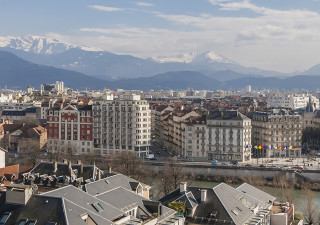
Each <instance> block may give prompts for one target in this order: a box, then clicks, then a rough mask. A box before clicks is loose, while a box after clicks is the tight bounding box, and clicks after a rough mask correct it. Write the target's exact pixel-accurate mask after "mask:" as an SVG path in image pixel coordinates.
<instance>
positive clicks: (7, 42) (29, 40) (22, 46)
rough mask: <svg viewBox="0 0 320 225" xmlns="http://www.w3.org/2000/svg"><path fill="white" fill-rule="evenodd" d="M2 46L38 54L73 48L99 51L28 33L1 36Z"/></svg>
mask: <svg viewBox="0 0 320 225" xmlns="http://www.w3.org/2000/svg"><path fill="white" fill-rule="evenodd" d="M0 47H2V48H11V49H16V50H23V51H25V52H32V53H36V54H45V55H51V54H57V53H62V52H65V51H68V50H70V49H72V48H78V49H82V50H86V51H99V50H100V49H94V48H91V47H83V46H78V45H73V44H69V43H66V42H63V41H60V40H57V39H54V38H49V37H42V36H34V35H26V36H20V37H14V36H0Z"/></svg>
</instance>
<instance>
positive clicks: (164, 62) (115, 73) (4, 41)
mask: <svg viewBox="0 0 320 225" xmlns="http://www.w3.org/2000/svg"><path fill="white" fill-rule="evenodd" d="M1 50H2V51H8V52H11V53H13V54H15V55H16V56H18V57H20V58H22V59H24V60H27V61H29V62H32V63H35V64H40V65H46V66H53V67H57V68H61V69H68V70H73V71H77V72H81V73H84V74H87V75H91V76H94V77H98V78H103V79H121V78H133V77H150V76H152V75H155V74H159V73H166V72H169V71H199V72H202V73H204V74H206V75H209V76H211V75H212V73H215V72H217V71H234V72H237V73H242V74H253V75H272V76H275V75H278V73H276V72H273V71H265V70H260V69H257V68H248V67H244V66H241V65H240V64H238V63H236V62H232V61H231V60H229V59H227V58H225V57H223V56H221V55H219V54H216V53H215V52H214V51H207V52H202V53H199V52H191V53H185V54H181V55H178V56H173V57H156V58H147V59H142V58H138V57H135V56H132V55H119V54H114V53H111V52H107V51H102V50H99V49H94V48H91V47H83V46H79V45H74V44H69V43H66V42H63V41H60V40H57V39H53V38H47V37H41V36H24V37H12V36H7V37H0V51H1ZM228 73H229V72H228ZM239 76H240V75H239ZM223 77H226V76H223ZM231 77H235V78H236V77H238V74H235V73H233V74H232V76H231ZM215 78H216V77H215ZM219 79H220V78H219Z"/></svg>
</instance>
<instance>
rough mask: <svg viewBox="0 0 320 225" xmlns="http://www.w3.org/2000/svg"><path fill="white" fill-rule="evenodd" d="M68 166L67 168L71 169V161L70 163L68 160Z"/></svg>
mask: <svg viewBox="0 0 320 225" xmlns="http://www.w3.org/2000/svg"><path fill="white" fill-rule="evenodd" d="M68 168H69V170H72V163H71V161H69V162H68Z"/></svg>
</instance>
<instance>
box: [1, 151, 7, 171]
mask: <svg viewBox="0 0 320 225" xmlns="http://www.w3.org/2000/svg"><path fill="white" fill-rule="evenodd" d="M3 167H6V153H5V152H4V151H2V150H0V168H3Z"/></svg>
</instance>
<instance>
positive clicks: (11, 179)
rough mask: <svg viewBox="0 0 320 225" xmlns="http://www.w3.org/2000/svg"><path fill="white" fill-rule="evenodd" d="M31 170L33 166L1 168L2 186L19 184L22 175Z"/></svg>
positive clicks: (0, 183)
mask: <svg viewBox="0 0 320 225" xmlns="http://www.w3.org/2000/svg"><path fill="white" fill-rule="evenodd" d="M31 169H32V166H21V165H19V164H17V165H12V166H7V167H4V168H0V186H1V187H4V186H5V185H9V184H12V183H15V184H17V183H18V179H19V177H20V175H22V174H23V173H27V172H29V171H30V170H31Z"/></svg>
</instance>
